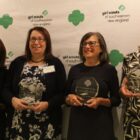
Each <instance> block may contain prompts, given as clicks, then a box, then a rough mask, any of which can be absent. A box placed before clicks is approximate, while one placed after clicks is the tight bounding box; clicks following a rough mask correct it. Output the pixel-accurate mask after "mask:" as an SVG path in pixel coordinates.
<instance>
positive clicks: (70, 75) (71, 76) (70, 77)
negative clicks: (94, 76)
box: [65, 67, 75, 96]
mask: <svg viewBox="0 0 140 140" xmlns="http://www.w3.org/2000/svg"><path fill="white" fill-rule="evenodd" d="M74 71H75V70H74V67H71V68H70V70H69V73H68V79H67V82H66V90H65V96H67V95H68V94H69V93H71V92H74V91H75V90H74V89H73V88H72V84H73V81H74Z"/></svg>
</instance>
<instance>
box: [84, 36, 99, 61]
mask: <svg viewBox="0 0 140 140" xmlns="http://www.w3.org/2000/svg"><path fill="white" fill-rule="evenodd" d="M101 52H102V49H101V47H100V44H99V41H98V38H97V36H96V35H93V36H91V37H89V38H88V39H87V40H85V42H83V56H84V57H85V59H88V58H99V55H100V53H101Z"/></svg>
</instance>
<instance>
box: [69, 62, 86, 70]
mask: <svg viewBox="0 0 140 140" xmlns="http://www.w3.org/2000/svg"><path fill="white" fill-rule="evenodd" d="M83 66H84V65H83V63H79V64H76V65H73V66H72V67H71V68H70V70H73V69H80V68H82V67H83Z"/></svg>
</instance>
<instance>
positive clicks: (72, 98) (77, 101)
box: [65, 94, 83, 106]
mask: <svg viewBox="0 0 140 140" xmlns="http://www.w3.org/2000/svg"><path fill="white" fill-rule="evenodd" d="M65 101H66V103H67V104H69V105H72V106H83V103H82V101H83V99H82V98H81V97H79V96H77V95H75V94H68V96H67V97H66V100H65Z"/></svg>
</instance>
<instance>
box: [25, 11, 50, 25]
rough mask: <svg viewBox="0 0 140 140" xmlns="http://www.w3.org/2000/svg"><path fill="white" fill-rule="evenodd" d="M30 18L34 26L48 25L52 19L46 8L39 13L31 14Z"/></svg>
mask: <svg viewBox="0 0 140 140" xmlns="http://www.w3.org/2000/svg"><path fill="white" fill-rule="evenodd" d="M28 20H29V21H30V22H31V23H32V24H33V26H46V25H51V22H52V19H51V18H48V11H47V10H44V11H43V12H42V13H41V14H39V15H29V16H28Z"/></svg>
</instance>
